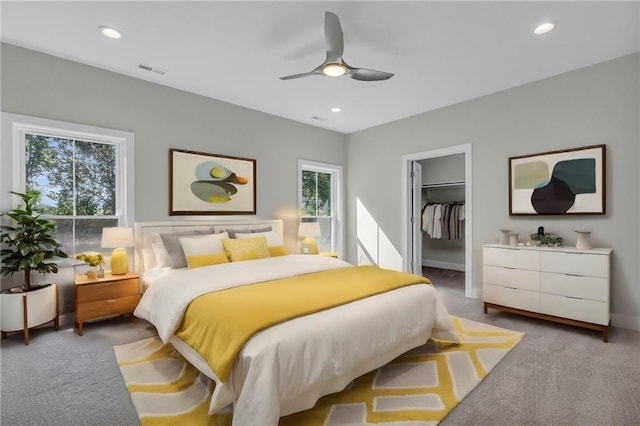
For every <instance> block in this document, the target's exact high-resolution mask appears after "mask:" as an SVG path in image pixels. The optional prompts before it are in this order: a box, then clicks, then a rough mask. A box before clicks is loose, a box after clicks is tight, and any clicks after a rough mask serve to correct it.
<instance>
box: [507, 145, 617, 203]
mask: <svg viewBox="0 0 640 426" xmlns="http://www.w3.org/2000/svg"><path fill="white" fill-rule="evenodd" d="M573 214H577V215H582V214H597V215H604V214H606V147H605V145H591V146H585V147H580V148H572V149H564V150H558V151H549V152H542V153H538V154H531V155H521V156H517V157H510V158H509V215H510V216H530V215H573Z"/></svg>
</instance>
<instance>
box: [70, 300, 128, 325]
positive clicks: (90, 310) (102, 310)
mask: <svg viewBox="0 0 640 426" xmlns="http://www.w3.org/2000/svg"><path fill="white" fill-rule="evenodd" d="M139 301H140V295H139V294H136V295H134V296H126V297H121V298H117V299H107V300H100V301H97V302H88V303H81V304H78V307H77V310H76V321H86V320H89V319H95V318H101V317H108V316H111V315H120V314H128V313H130V312H133V311H134V310H135V309H136V306H138V302H139Z"/></svg>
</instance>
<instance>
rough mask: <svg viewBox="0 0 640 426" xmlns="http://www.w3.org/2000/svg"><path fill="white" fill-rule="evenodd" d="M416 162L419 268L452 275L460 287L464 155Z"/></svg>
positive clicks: (433, 272)
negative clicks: (419, 199) (419, 209)
mask: <svg viewBox="0 0 640 426" xmlns="http://www.w3.org/2000/svg"><path fill="white" fill-rule="evenodd" d="M419 163H420V164H421V166H422V202H421V205H422V216H421V218H420V227H421V230H422V232H421V233H420V234H421V236H422V265H423V271H425V272H426V273H425V275H427V276H429V275H434V274H438V275H442V274H444V275H450V276H452V277H453V276H455V277H456V278H458V279H455V280H452V282H457V283H461V285H463V286H464V278H463V277H462V279H460V275H463V274H464V270H465V226H464V223H465V213H466V212H465V156H464V154H453V155H447V156H443V157H437V158H429V159H425V160H421V161H419ZM434 268H435V269H434ZM454 271H458V272H457V273H455V272H454Z"/></svg>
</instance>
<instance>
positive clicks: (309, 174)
mask: <svg viewBox="0 0 640 426" xmlns="http://www.w3.org/2000/svg"><path fill="white" fill-rule="evenodd" d="M299 170H300V191H299V204H300V206H299V208H300V221H301V222H308V221H311V222H318V223H319V225H320V233H321V235H320V236H318V237H316V241H317V244H318V250H319V251H321V252H338V251H339V250H340V241H339V235H340V233H339V232H338V230H339V225H340V214H341V213H340V212H341V209H340V197H339V190H340V187H341V171H342V168H341V167H340V166H334V165H331V164H324V163H316V162H310V161H304V160H301V161H300V164H299Z"/></svg>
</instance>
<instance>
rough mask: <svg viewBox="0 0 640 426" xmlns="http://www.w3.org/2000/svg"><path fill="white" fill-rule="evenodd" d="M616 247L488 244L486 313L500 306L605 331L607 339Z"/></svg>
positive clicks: (519, 312)
mask: <svg viewBox="0 0 640 426" xmlns="http://www.w3.org/2000/svg"><path fill="white" fill-rule="evenodd" d="M611 252H612V249H610V248H594V249H592V250H590V251H589V252H588V253H586V252H584V251H580V250H577V249H574V248H569V247H565V248H546V247H517V248H512V247H504V246H502V245H499V244H486V245H484V246H483V250H482V253H483V299H484V312H485V314H486V313H487V309H488V308H494V309H499V310H502V311H505V312H511V313H516V314H521V315H527V316H531V317H534V318H542V319H545V320H549V321H555V322H559V323H563V324H570V325H575V326H579V327H584V328H588V329H591V330H597V331H600V332H602V340H603V341H605V342H606V341H608V333H609V321H610V318H611V310H610V307H609V304H610V302H609V301H610V294H609V292H610V272H609V271H610V257H611Z"/></svg>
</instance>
